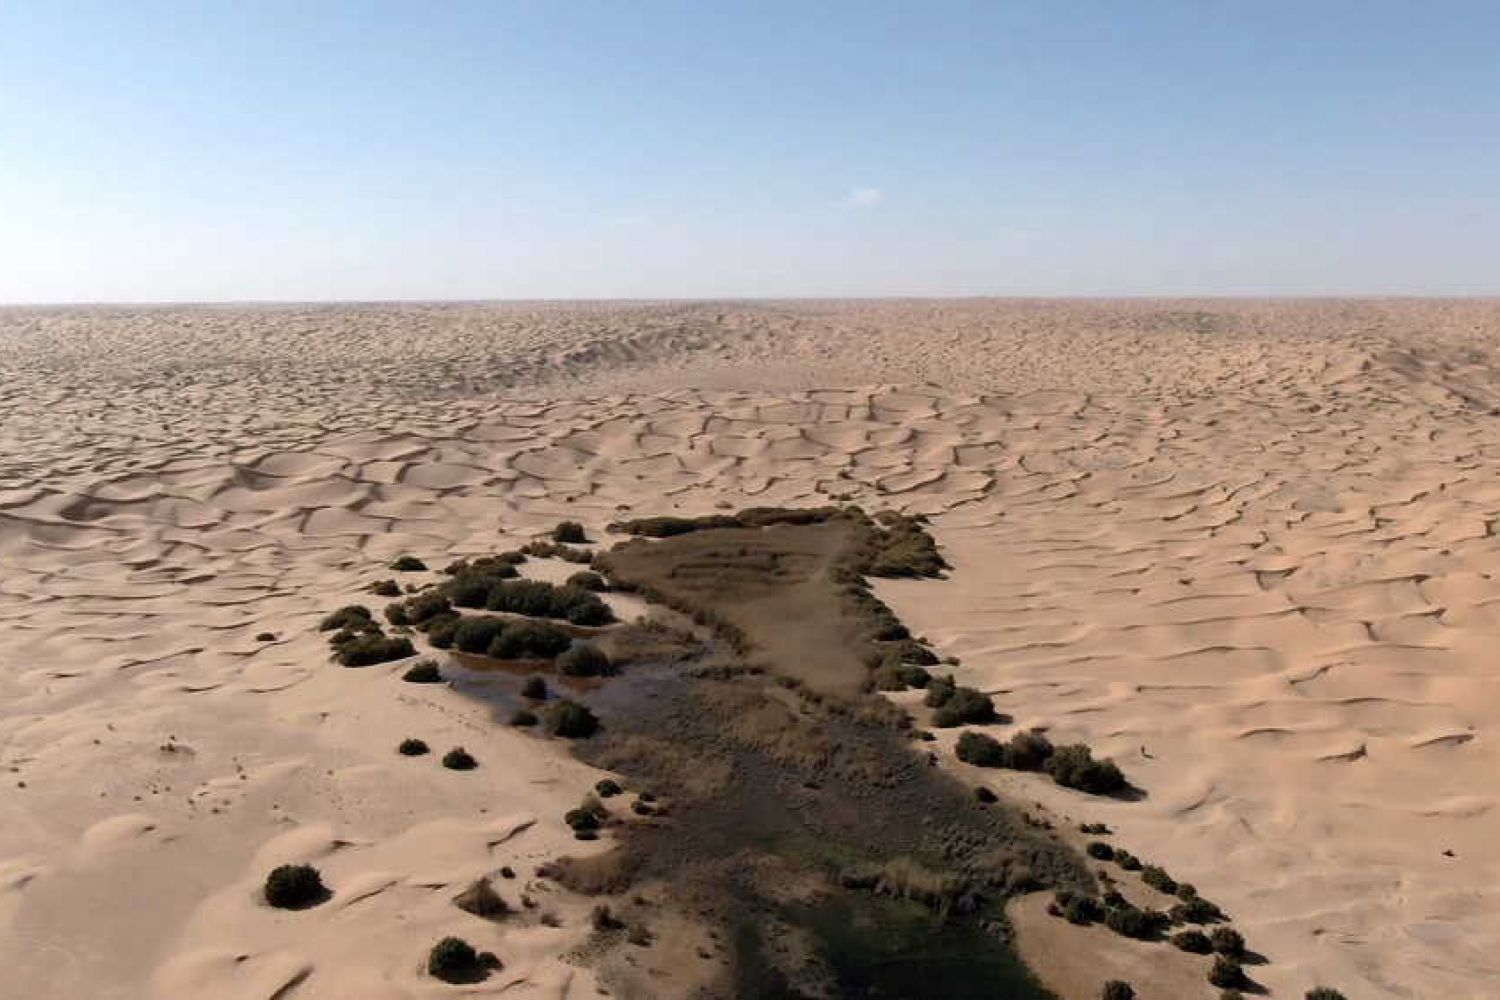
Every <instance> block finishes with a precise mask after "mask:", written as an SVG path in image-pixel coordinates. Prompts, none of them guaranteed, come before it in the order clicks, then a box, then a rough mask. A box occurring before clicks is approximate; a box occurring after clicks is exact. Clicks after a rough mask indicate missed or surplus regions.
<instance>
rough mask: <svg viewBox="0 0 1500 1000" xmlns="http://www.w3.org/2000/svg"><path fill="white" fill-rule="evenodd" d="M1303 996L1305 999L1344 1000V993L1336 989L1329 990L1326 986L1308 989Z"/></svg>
mask: <svg viewBox="0 0 1500 1000" xmlns="http://www.w3.org/2000/svg"><path fill="white" fill-rule="evenodd" d="M1303 997H1304V998H1305V1000H1344V994H1342V993H1340V992H1339V991H1338V990H1331V989H1329V988H1328V987H1326V986H1319V987H1318V988H1317V989H1314V990H1308V991H1307V992H1306V993H1304V994H1303Z"/></svg>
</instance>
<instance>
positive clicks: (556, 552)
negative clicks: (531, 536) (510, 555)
mask: <svg viewBox="0 0 1500 1000" xmlns="http://www.w3.org/2000/svg"><path fill="white" fill-rule="evenodd" d="M521 554H522V555H525V556H536V557H537V558H538V559H561V560H562V561H563V562H570V563H579V564H581V565H584V566H587V565H588V564H589V563H592V562H593V561H594V553H592V552H590V551H589V550H588V549H580V548H578V547H577V546H574V545H567V544H564V543H562V542H527V543H526V544H525V545H523V546H521Z"/></svg>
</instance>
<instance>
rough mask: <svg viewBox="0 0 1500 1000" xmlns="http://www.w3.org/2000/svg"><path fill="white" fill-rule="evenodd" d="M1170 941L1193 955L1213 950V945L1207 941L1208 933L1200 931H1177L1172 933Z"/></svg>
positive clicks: (1205, 953)
mask: <svg viewBox="0 0 1500 1000" xmlns="http://www.w3.org/2000/svg"><path fill="white" fill-rule="evenodd" d="M1172 943H1173V944H1175V945H1176V946H1177V947H1179V948H1181V949H1182V950H1183V951H1190V952H1192V953H1193V954H1194V955H1207V954H1208V953H1209V952H1211V951H1213V950H1214V946H1213V945H1212V944H1210V943H1209V941H1208V935H1207V934H1205V933H1203V932H1202V931H1192V930H1190V931H1178V932H1177V933H1176V934H1173V935H1172Z"/></svg>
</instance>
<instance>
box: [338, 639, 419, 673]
mask: <svg viewBox="0 0 1500 1000" xmlns="http://www.w3.org/2000/svg"><path fill="white" fill-rule="evenodd" d="M416 653H417V651H416V650H415V649H414V648H412V644H411V640H410V639H408V638H406V637H405V636H395V637H393V638H391V637H386V636H383V635H362V636H360V637H359V638H357V639H352V640H350V641H349V642H346V643H343V644H341V645H340V646H339V647H338V654H337V657H338V661H339V662H340V663H342V664H343V665H344V666H346V667H368V666H372V665H374V664H376V663H387V662H389V661H391V660H401V659H405V658H406V657H408V656H415V655H416Z"/></svg>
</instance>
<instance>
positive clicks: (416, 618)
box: [402, 590, 453, 628]
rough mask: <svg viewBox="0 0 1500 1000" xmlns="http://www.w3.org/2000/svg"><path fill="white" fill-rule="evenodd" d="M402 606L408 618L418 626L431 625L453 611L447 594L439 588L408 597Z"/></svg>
mask: <svg viewBox="0 0 1500 1000" xmlns="http://www.w3.org/2000/svg"><path fill="white" fill-rule="evenodd" d="M402 607H404V608H405V609H406V619H407V621H409V622H410V623H411V624H412V625H415V626H416V627H417V628H423V627H424V626H425V627H429V628H430V627H431V626H432V625H433V624H434V623H435V622H436V620H437V619H438V618H440V617H441V616H443V615H445V614H449V613H451V612H452V611H453V605H452V603H451V602H450V601H449V600H448V598H447V596H446V595H445V594H443V593H442V592H441V591H439V590H424V591H421V592H420V593H416V594H413V595H412V596H410V597H408V598H407V599H406V601H405V602H404V603H403V605H402Z"/></svg>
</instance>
